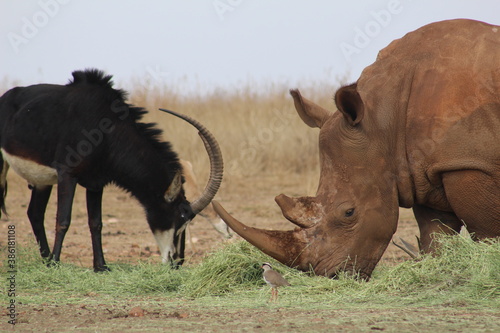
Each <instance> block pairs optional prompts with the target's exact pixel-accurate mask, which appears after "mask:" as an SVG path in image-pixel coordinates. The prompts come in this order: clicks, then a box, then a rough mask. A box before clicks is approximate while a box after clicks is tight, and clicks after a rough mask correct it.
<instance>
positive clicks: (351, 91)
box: [335, 83, 365, 126]
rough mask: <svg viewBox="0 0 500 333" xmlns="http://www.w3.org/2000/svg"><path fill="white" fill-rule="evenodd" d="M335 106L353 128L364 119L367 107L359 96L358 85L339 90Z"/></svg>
mask: <svg viewBox="0 0 500 333" xmlns="http://www.w3.org/2000/svg"><path fill="white" fill-rule="evenodd" d="M335 104H337V108H338V110H339V111H340V112H342V114H343V115H344V118H345V119H346V120H347V121H348V122H349V124H351V125H352V126H356V125H357V124H359V122H360V121H361V119H363V115H364V113H365V106H364V104H363V101H362V100H361V96H359V93H358V90H357V84H356V83H354V84H351V85H349V86H345V87H342V88H340V89H339V90H337V93H336V94H335Z"/></svg>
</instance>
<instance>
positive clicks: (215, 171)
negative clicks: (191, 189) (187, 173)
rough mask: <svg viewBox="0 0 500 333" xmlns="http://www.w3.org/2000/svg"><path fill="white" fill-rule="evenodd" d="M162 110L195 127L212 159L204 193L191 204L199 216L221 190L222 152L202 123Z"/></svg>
mask: <svg viewBox="0 0 500 333" xmlns="http://www.w3.org/2000/svg"><path fill="white" fill-rule="evenodd" d="M160 110H161V111H163V112H167V113H170V114H172V115H174V116H176V117H179V118H181V119H183V120H185V121H187V122H188V123H190V124H191V125H193V126H194V127H195V128H196V129H197V130H198V134H199V135H200V137H201V139H202V140H203V144H204V145H205V149H206V150H207V153H208V157H209V159H210V177H209V179H208V182H207V185H206V186H205V189H204V190H203V192H202V193H201V194H200V196H199V197H198V198H196V199H195V200H193V202H192V203H191V209H192V211H193V213H194V214H198V213H199V212H201V211H202V210H203V209H204V208H205V207H206V206H208V205H209V204H210V202H211V201H212V199H213V198H214V197H215V194H216V193H217V191H218V190H219V187H220V184H221V182H222V175H223V173H224V162H223V160H222V152H221V150H220V147H219V144H218V143H217V140H216V139H215V137H214V136H213V135H212V133H210V132H209V131H208V129H207V128H206V127H205V126H203V125H202V124H201V123H200V122H198V121H197V120H194V119H193V118H191V117H189V116H186V115H183V114H180V113H177V112H174V111H171V110H167V109H160Z"/></svg>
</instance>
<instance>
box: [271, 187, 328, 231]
mask: <svg viewBox="0 0 500 333" xmlns="http://www.w3.org/2000/svg"><path fill="white" fill-rule="evenodd" d="M274 200H275V201H276V203H277V204H278V206H280V208H281V211H282V213H283V216H284V217H285V218H286V219H287V220H289V221H290V222H292V223H294V224H295V225H297V226H299V227H301V228H309V227H312V226H314V225H315V224H316V223H318V222H319V221H320V220H321V218H322V216H323V214H324V211H323V207H322V206H321V204H319V203H317V202H316V201H315V200H314V198H311V197H300V198H290V197H287V196H286V195H284V194H280V195H278V196H277V197H276V198H275V199H274Z"/></svg>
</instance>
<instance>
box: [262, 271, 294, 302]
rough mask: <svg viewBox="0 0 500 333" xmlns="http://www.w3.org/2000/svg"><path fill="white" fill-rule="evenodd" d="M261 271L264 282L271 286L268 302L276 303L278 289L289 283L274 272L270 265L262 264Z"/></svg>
mask: <svg viewBox="0 0 500 333" xmlns="http://www.w3.org/2000/svg"><path fill="white" fill-rule="evenodd" d="M261 267H262V269H264V272H263V273H262V277H263V278H264V281H266V283H267V284H268V285H269V286H271V299H270V301H271V302H272V301H277V300H278V287H281V286H289V285H290V283H288V281H287V280H285V278H284V277H283V276H281V274H280V273H278V272H276V271H275V270H274V269H273V267H272V266H271V264H269V263H267V262H266V263H263V264H262V266H261Z"/></svg>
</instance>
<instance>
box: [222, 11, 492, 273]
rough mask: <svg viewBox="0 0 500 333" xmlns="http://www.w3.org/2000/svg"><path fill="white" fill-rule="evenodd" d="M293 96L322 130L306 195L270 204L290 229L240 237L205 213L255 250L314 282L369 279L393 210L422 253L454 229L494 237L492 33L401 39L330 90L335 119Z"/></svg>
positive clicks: (471, 27)
mask: <svg viewBox="0 0 500 333" xmlns="http://www.w3.org/2000/svg"><path fill="white" fill-rule="evenodd" d="M291 95H292V97H293V101H294V104H295V108H296V110H297V112H298V114H299V116H300V118H301V119H302V120H303V121H304V122H305V123H306V125H308V126H310V127H318V128H319V129H320V132H319V150H320V167H321V173H320V179H319V186H318V190H317V194H316V196H315V197H300V198H290V197H287V196H285V195H283V194H281V195H279V196H277V197H276V199H275V200H276V202H277V204H278V205H279V206H280V208H281V210H282V213H283V215H284V217H285V218H287V219H288V220H289V221H291V222H292V223H294V224H295V225H297V227H296V228H295V229H294V230H289V231H276V230H262V229H258V228H252V227H248V226H246V225H244V224H242V223H241V222H239V221H238V220H236V219H235V218H233V217H232V216H231V215H229V214H228V213H227V212H226V211H225V210H224V209H223V208H222V206H221V205H220V204H218V203H214V206H215V209H216V211H217V213H218V214H219V215H220V216H221V217H222V218H223V219H224V220H225V222H226V223H227V224H228V225H229V226H230V227H231V228H232V229H233V230H234V231H235V232H236V233H238V234H239V235H241V236H242V237H243V238H244V239H246V240H247V241H249V242H250V243H252V244H253V245H255V246H256V247H258V248H259V249H260V250H261V251H263V252H264V253H266V254H268V255H270V256H272V257H274V258H275V259H277V260H278V261H280V262H282V263H284V264H286V265H288V266H290V267H296V268H298V269H300V270H304V271H309V270H311V269H312V270H313V271H314V272H315V273H316V274H318V275H324V276H327V277H335V276H337V275H338V274H339V272H341V271H346V272H351V273H352V272H355V273H356V274H357V276H358V277H360V278H362V279H369V278H370V276H371V274H372V271H373V269H374V268H375V266H376V265H377V263H378V262H379V260H380V258H381V256H382V255H383V253H384V251H385V249H386V248H387V246H388V244H389V242H390V240H391V238H392V236H393V234H394V233H395V231H396V228H397V224H398V214H399V206H401V207H406V208H410V207H411V208H413V211H414V214H415V217H416V220H417V223H418V226H419V229H420V243H421V249H422V251H423V252H433V251H434V250H435V246H434V245H433V238H434V236H433V234H434V233H436V232H439V233H445V234H453V233H456V232H458V231H459V230H460V229H461V227H462V226H465V227H466V228H467V229H468V231H469V232H470V233H471V234H472V235H473V237H474V238H475V239H483V238H485V237H498V236H500V27H498V26H494V25H490V24H486V23H483V22H478V21H472V20H450V21H442V22H436V23H432V24H429V25H426V26H424V27H422V28H420V29H418V30H416V31H414V32H411V33H408V34H407V35H405V36H404V37H402V38H401V39H398V40H395V41H393V42H392V43H391V44H389V46H387V47H386V48H385V49H383V50H381V51H380V52H379V54H378V57H377V59H376V61H375V62H374V63H373V64H372V65H370V66H368V67H367V68H365V69H364V71H363V72H362V74H361V76H360V78H359V79H358V80H357V81H356V82H355V83H354V84H351V85H347V86H344V87H341V88H340V89H338V91H337V92H336V93H335V98H334V100H335V104H336V107H337V110H338V112H331V111H329V110H327V109H325V108H323V107H321V106H319V105H316V104H315V103H313V102H312V101H310V100H308V99H306V98H304V97H303V96H302V95H301V94H300V92H299V91H298V90H292V91H291ZM435 243H436V242H434V244H435Z"/></svg>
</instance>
